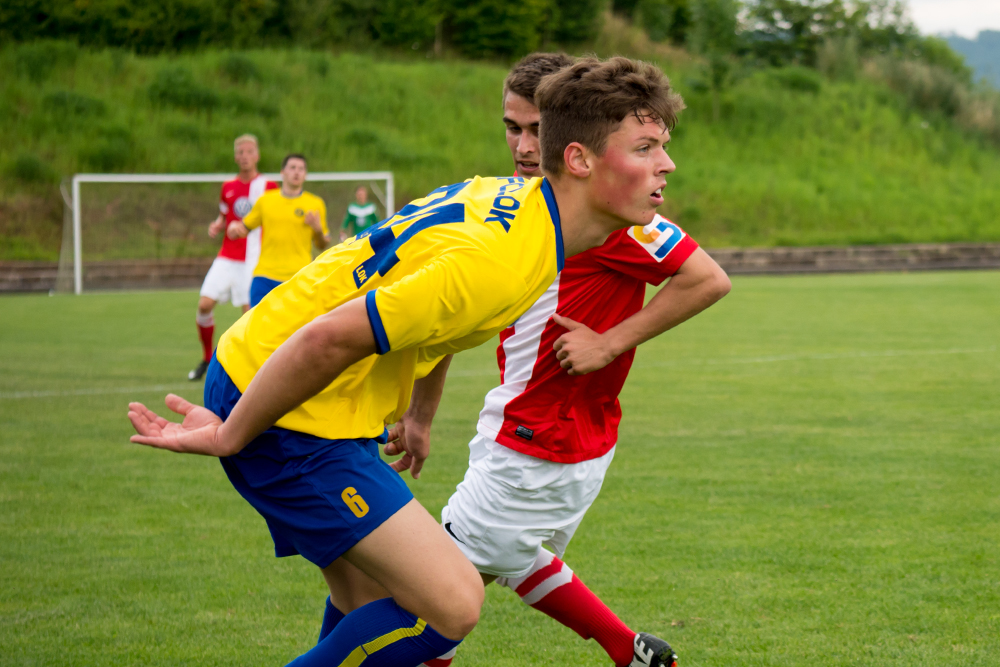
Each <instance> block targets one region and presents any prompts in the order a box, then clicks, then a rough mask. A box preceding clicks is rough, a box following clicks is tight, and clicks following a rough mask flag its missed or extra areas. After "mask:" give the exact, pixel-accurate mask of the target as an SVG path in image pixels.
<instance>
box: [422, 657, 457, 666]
mask: <svg viewBox="0 0 1000 667" xmlns="http://www.w3.org/2000/svg"><path fill="white" fill-rule="evenodd" d="M451 661H452V658H444V659H442V658H434V659H433V660H428V661H427V662H425V663H424V667H451Z"/></svg>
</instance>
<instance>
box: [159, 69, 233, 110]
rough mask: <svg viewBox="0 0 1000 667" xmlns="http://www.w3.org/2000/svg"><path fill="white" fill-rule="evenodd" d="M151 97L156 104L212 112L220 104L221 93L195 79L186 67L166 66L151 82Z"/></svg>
mask: <svg viewBox="0 0 1000 667" xmlns="http://www.w3.org/2000/svg"><path fill="white" fill-rule="evenodd" d="M149 99H150V101H151V102H152V103H153V105H154V106H172V107H177V108H180V109H186V110H188V111H204V112H206V113H211V112H212V110H213V109H215V108H216V107H218V106H219V95H218V94H217V93H216V92H215V91H214V90H212V89H211V88H208V87H206V86H202V85H201V84H199V83H198V82H197V81H195V78H194V74H192V73H191V70H189V69H187V68H186V67H181V66H179V65H178V66H173V67H165V68H164V69H161V70H160V71H159V72H157V73H156V78H154V79H153V82H152V83H151V84H149Z"/></svg>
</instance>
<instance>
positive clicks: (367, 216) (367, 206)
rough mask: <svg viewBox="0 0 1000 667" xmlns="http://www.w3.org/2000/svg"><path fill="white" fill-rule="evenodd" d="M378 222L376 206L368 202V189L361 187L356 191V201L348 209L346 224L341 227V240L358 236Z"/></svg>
mask: <svg viewBox="0 0 1000 667" xmlns="http://www.w3.org/2000/svg"><path fill="white" fill-rule="evenodd" d="M376 222H378V215H377V214H376V213H375V204H373V203H370V202H369V201H368V188H366V187H365V186H363V185H359V186H358V188H357V189H356V190H355V191H354V201H353V202H351V204H349V205H348V207H347V213H345V214H344V222H343V224H341V225H340V240H341V241H346V240H347V239H349V238H351V237H352V236H357V235H358V234H360V233H361V232H363V231H365V230H366V229H368V228H369V227H371V226H372V225H374V224H375V223H376Z"/></svg>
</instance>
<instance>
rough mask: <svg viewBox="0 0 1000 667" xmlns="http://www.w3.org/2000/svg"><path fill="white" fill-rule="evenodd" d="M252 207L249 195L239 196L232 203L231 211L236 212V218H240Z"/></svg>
mask: <svg viewBox="0 0 1000 667" xmlns="http://www.w3.org/2000/svg"><path fill="white" fill-rule="evenodd" d="M252 208H253V202H252V201H250V198H249V197H240V198H239V199H237V200H236V202H235V203H234V204H233V213H235V214H236V217H237V218H239V219H240V220H242V219H243V218H244V217H245V216H246V214H247V213H249V212H250V209H252Z"/></svg>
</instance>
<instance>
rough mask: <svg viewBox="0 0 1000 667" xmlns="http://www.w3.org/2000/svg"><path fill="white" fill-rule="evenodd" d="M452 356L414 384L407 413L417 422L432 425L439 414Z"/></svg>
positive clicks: (447, 357)
mask: <svg viewBox="0 0 1000 667" xmlns="http://www.w3.org/2000/svg"><path fill="white" fill-rule="evenodd" d="M451 358H452V355H450V354H449V355H448V356H446V357H444V358H443V359H442V360H441V361H440V362H438V365H437V366H435V367H434V370H433V371H431V372H430V373H429V374H428V375H427V376H426V377H423V378H420V379H419V380H417V381H416V382H414V383H413V394H412V395H411V396H410V407H409V408H408V409H407V411H406V413H407V414H408V415H409V416H410V417H412V418H413V419H416V420H417V421H419V422H421V423H424V424H430V423H431V421H433V420H434V415H435V414H437V409H438V406H439V405H440V404H441V395H442V394H443V393H444V383H445V379H446V378H447V377H448V367H449V366H450V365H451Z"/></svg>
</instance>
